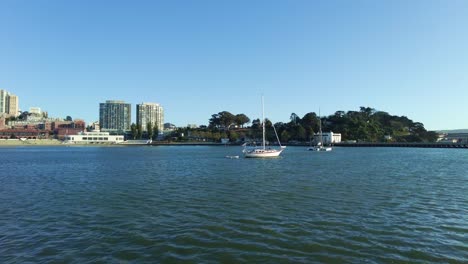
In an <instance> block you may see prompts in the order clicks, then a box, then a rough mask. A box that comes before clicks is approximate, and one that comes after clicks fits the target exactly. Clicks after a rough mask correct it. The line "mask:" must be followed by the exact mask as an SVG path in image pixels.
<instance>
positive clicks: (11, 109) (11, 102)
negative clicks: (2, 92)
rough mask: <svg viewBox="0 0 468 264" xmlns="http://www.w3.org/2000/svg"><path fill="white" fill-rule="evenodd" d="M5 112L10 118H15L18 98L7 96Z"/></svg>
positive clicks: (17, 110)
mask: <svg viewBox="0 0 468 264" xmlns="http://www.w3.org/2000/svg"><path fill="white" fill-rule="evenodd" d="M5 111H6V113H7V114H9V115H10V116H14V117H17V116H18V115H19V104H18V96H16V95H14V94H9V95H7V99H6V106H5Z"/></svg>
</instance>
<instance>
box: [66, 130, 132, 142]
mask: <svg viewBox="0 0 468 264" xmlns="http://www.w3.org/2000/svg"><path fill="white" fill-rule="evenodd" d="M123 142H124V136H120V135H117V136H112V135H110V134H109V132H100V131H92V132H81V133H78V134H77V135H66V136H65V143H69V144H119V143H123Z"/></svg>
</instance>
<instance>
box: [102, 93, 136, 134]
mask: <svg viewBox="0 0 468 264" xmlns="http://www.w3.org/2000/svg"><path fill="white" fill-rule="evenodd" d="M131 117H132V115H131V105H130V104H128V103H125V102H124V101H116V100H107V101H106V102H105V103H100V104H99V125H100V127H101V131H108V132H123V131H128V130H130V123H131V120H132V119H131Z"/></svg>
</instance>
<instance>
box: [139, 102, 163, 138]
mask: <svg viewBox="0 0 468 264" xmlns="http://www.w3.org/2000/svg"><path fill="white" fill-rule="evenodd" d="M136 111H137V125H141V128H142V129H143V131H146V130H147V129H146V126H147V124H148V123H151V127H154V126H155V125H156V126H157V127H158V129H159V134H162V131H163V128H164V109H163V107H162V106H161V105H160V104H156V103H141V104H137V106H136Z"/></svg>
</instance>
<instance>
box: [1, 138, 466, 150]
mask: <svg viewBox="0 0 468 264" xmlns="http://www.w3.org/2000/svg"><path fill="white" fill-rule="evenodd" d="M140 142H141V143H130V144H129V143H120V144H110V143H107V144H106V143H99V144H63V141H60V140H56V139H53V140H51V139H34V140H20V139H3V140H0V147H41V146H44V147H47V146H64V147H70V146H77V147H79V146H90V147H92V146H95V147H141V146H148V147H151V146H220V147H240V146H241V144H238V143H228V144H225V143H216V142H198V141H197V142H167V141H166V142H164V141H153V142H151V144H148V143H143V142H142V141H140ZM288 146H291V147H307V146H308V144H307V143H297V144H288ZM333 146H335V147H358V148H359V147H397V148H456V149H468V144H460V143H385V142H382V143H372V142H353V143H348V142H342V143H335V144H333Z"/></svg>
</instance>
